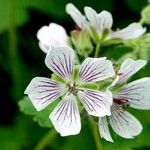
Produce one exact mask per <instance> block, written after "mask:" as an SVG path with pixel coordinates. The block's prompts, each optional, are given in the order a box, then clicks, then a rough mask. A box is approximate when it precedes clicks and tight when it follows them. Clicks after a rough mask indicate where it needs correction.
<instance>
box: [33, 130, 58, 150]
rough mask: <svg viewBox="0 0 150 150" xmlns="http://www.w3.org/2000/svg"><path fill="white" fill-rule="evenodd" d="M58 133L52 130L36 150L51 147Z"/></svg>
mask: <svg viewBox="0 0 150 150" xmlns="http://www.w3.org/2000/svg"><path fill="white" fill-rule="evenodd" d="M56 135H57V132H56V131H55V130H54V129H52V130H50V131H49V132H48V133H47V134H46V135H45V136H44V137H43V138H42V139H41V140H40V141H39V142H38V144H37V145H36V146H35V148H34V150H43V149H44V148H46V146H48V145H50V143H51V141H53V139H54V138H55V137H56Z"/></svg>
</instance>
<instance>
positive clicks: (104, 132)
mask: <svg viewBox="0 0 150 150" xmlns="http://www.w3.org/2000/svg"><path fill="white" fill-rule="evenodd" d="M99 132H100V136H101V138H104V139H105V140H107V141H110V142H113V139H112V137H111V134H110V131H109V128H108V122H107V117H102V118H99Z"/></svg>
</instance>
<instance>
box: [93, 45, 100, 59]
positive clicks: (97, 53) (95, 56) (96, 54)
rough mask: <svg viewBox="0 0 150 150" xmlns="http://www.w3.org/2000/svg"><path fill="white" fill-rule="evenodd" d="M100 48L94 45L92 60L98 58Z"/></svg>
mask: <svg viewBox="0 0 150 150" xmlns="http://www.w3.org/2000/svg"><path fill="white" fill-rule="evenodd" d="M100 46H101V45H100V43H98V44H97V45H96V49H95V54H94V58H97V57H98V56H99V51H100Z"/></svg>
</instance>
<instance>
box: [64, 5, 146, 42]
mask: <svg viewBox="0 0 150 150" xmlns="http://www.w3.org/2000/svg"><path fill="white" fill-rule="evenodd" d="M66 12H67V13H68V14H69V15H70V16H71V17H72V19H73V20H74V21H75V23H76V24H77V25H78V26H79V28H81V29H86V28H88V27H90V26H92V27H95V28H96V30H97V31H98V32H99V33H102V32H103V31H104V30H105V29H109V30H110V33H109V35H108V38H121V39H134V38H137V37H139V36H141V35H142V34H144V33H145V31H146V28H143V27H142V26H141V25H140V24H139V23H132V24H130V25H129V26H127V27H126V28H124V29H122V30H118V31H112V30H111V28H112V25H113V18H112V15H111V13H109V12H108V11H105V10H104V11H102V12H100V13H97V12H96V11H95V10H94V9H92V8H91V7H84V12H85V16H86V17H85V16H84V15H82V14H81V12H80V11H79V10H78V9H77V8H76V7H75V6H74V5H73V4H72V3H69V4H67V6H66Z"/></svg>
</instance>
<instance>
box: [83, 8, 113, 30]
mask: <svg viewBox="0 0 150 150" xmlns="http://www.w3.org/2000/svg"><path fill="white" fill-rule="evenodd" d="M84 11H85V14H86V17H87V18H88V20H89V22H90V23H91V25H92V26H94V27H95V28H96V29H97V30H98V31H99V32H102V31H103V30H104V29H111V27H112V24H113V19H112V15H111V14H110V13H109V12H108V11H102V12H101V13H99V14H98V13H97V12H96V11H95V10H94V9H92V8H91V7H85V8H84Z"/></svg>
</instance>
